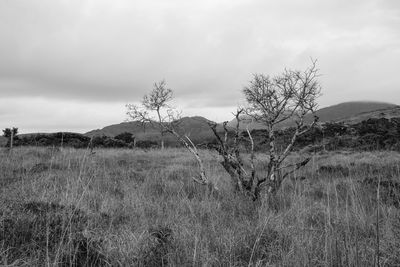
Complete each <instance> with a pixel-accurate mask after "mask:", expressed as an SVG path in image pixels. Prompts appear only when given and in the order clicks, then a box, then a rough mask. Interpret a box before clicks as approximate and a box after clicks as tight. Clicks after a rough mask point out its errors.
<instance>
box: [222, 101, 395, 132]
mask: <svg viewBox="0 0 400 267" xmlns="http://www.w3.org/2000/svg"><path fill="white" fill-rule="evenodd" d="M398 109H399V106H397V105H394V104H390V103H382V102H368V101H354V102H345V103H340V104H337V105H333V106H329V107H325V108H322V109H319V110H318V111H317V112H316V115H317V116H318V117H319V121H320V122H328V121H335V122H337V121H349V122H350V121H354V122H360V121H362V120H366V119H369V118H375V117H376V116H377V114H381V113H382V114H385V115H380V117H385V116H386V114H389V113H390V114H391V115H390V116H391V117H395V116H396V115H395V114H397V116H398V117H399V116H400V110H398ZM388 116H389V115H388ZM313 118H314V116H313V115H312V114H309V115H307V116H306V118H305V121H306V122H307V123H310V122H312V120H313ZM228 125H229V126H230V127H234V126H235V125H236V119H233V120H232V121H230V122H229V123H228ZM247 125H248V126H249V129H251V130H253V129H264V128H265V126H264V125H262V124H260V123H257V122H252V121H251V119H249V118H248V117H244V120H243V122H241V125H240V128H242V129H245V128H246V127H247ZM290 126H294V123H293V121H291V120H287V121H285V122H284V123H281V124H280V125H279V127H280V128H286V127H290Z"/></svg>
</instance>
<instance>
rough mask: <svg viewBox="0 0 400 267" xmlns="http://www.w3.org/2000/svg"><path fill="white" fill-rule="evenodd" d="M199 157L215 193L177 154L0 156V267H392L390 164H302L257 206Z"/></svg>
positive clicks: (340, 159) (391, 159) (349, 159)
mask: <svg viewBox="0 0 400 267" xmlns="http://www.w3.org/2000/svg"><path fill="white" fill-rule="evenodd" d="M201 154H202V156H203V158H204V159H205V165H206V168H207V172H208V175H209V177H210V178H211V179H212V180H213V181H215V183H216V184H217V186H218V188H219V191H218V192H217V193H215V192H214V193H212V194H209V193H208V192H207V191H206V188H204V187H203V186H201V185H198V184H196V183H195V182H194V181H193V180H192V179H191V177H193V176H195V175H196V170H197V166H196V162H195V160H194V159H193V158H192V155H191V154H190V153H188V152H186V151H185V150H180V149H166V150H165V151H159V150H154V151H149V152H144V151H141V150H122V149H121V150H98V151H96V154H94V155H89V153H88V151H86V150H75V149H62V150H61V151H60V150H54V149H46V148H16V149H14V150H13V151H12V153H8V152H7V151H5V150H2V151H0V265H5V266H54V265H60V266H374V265H375V266H377V265H378V263H379V265H380V266H400V209H399V208H400V203H399V200H400V186H398V185H400V154H398V153H394V152H374V153H367V152H364V153H346V152H337V153H322V154H318V155H314V157H313V159H312V161H311V162H310V163H309V164H308V165H307V166H306V168H305V169H304V170H302V171H301V172H299V173H296V174H295V176H294V177H291V179H288V180H287V181H286V182H285V183H284V185H283V188H282V190H281V191H280V192H279V194H278V196H277V197H276V198H275V199H269V200H267V199H263V200H261V201H259V202H252V201H251V200H249V199H247V198H246V197H244V196H241V195H238V194H235V193H233V192H232V190H231V187H230V182H229V178H228V176H227V175H226V173H225V172H224V170H223V169H222V167H221V166H220V165H219V163H218V162H219V160H220V159H219V157H218V155H217V154H215V153H213V152H210V151H201ZM257 157H258V158H259V159H260V160H261V159H262V155H257ZM295 157H297V156H296V155H293V156H292V158H295ZM259 168H262V164H260V166H259ZM295 178H301V179H295ZM304 178H305V179H304ZM378 181H382V182H381V183H379V182H378ZM384 182H386V183H384ZM378 184H379V190H377V189H378ZM397 186H398V187H397ZM377 199H379V201H377Z"/></svg>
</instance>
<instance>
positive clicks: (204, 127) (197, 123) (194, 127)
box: [85, 116, 213, 143]
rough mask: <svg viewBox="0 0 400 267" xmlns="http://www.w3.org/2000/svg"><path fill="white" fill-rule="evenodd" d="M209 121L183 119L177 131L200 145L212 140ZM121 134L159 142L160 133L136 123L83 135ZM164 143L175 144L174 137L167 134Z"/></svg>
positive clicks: (109, 127) (110, 135)
mask: <svg viewBox="0 0 400 267" xmlns="http://www.w3.org/2000/svg"><path fill="white" fill-rule="evenodd" d="M208 122H210V121H209V120H207V119H206V118H203V117H199V116H196V117H184V118H181V119H180V121H179V130H180V131H181V132H184V133H186V134H187V135H188V136H190V138H191V139H192V141H193V142H196V143H201V142H204V141H207V140H210V139H213V133H212V131H211V129H210V127H209V126H208ZM123 132H128V133H132V134H133V135H135V137H136V139H137V140H138V141H141V140H151V141H154V140H159V138H160V133H159V130H158V128H157V127H156V126H153V125H151V124H150V123H146V124H145V125H144V126H143V125H142V124H141V123H138V122H123V123H119V124H113V125H109V126H106V127H104V128H103V129H97V130H93V131H90V132H87V133H86V134H85V135H86V136H89V137H92V136H102V135H105V136H109V137H114V136H116V135H118V134H121V133H123ZM166 142H167V143H168V142H170V143H171V142H172V143H175V142H176V140H175V137H173V136H171V135H169V134H167V135H166Z"/></svg>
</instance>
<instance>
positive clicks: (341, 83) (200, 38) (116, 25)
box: [0, 0, 400, 116]
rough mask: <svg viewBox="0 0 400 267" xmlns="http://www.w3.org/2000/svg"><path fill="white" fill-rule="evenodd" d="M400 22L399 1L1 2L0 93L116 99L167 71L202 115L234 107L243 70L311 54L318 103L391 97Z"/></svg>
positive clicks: (304, 59)
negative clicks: (318, 81)
mask: <svg viewBox="0 0 400 267" xmlns="http://www.w3.org/2000/svg"><path fill="white" fill-rule="evenodd" d="M399 28H400V4H399V1H397V0H355V1H346V0H336V1H319V0H302V1H300V0H280V1H262V0H229V1H228V0H206V1H194V0H171V1H164V0H150V1H139V0H134V1H128V0H118V1H112V2H110V1H105V0H68V1H67V0H41V1H27V0H4V1H1V2H0V58H1V61H0V92H1V95H2V97H7V98H12V99H19V98H21V99H22V98H23V99H25V100H24V101H28V100H29V99H35V98H42V99H46V101H48V102H49V103H50V102H57V101H59V102H62V101H64V102H65V103H73V102H74V101H78V102H82V103H85V104H86V103H90V105H96V103H100V104H104V103H109V104H110V105H116V104H117V103H125V102H133V101H138V100H140V99H141V97H142V96H143V95H144V94H145V93H146V92H148V91H149V90H150V89H151V88H152V84H153V83H154V82H155V81H159V80H161V79H164V78H165V79H166V80H167V83H168V85H169V86H170V87H171V88H172V89H174V91H175V95H176V97H177V98H178V99H177V101H178V102H179V103H180V104H182V106H183V107H184V108H196V109H200V108H210V110H211V108H217V107H230V106H234V105H236V104H237V103H238V102H240V101H241V99H242V96H241V89H242V88H243V86H245V85H246V84H247V83H248V81H249V79H250V78H251V74H252V73H268V74H277V73H279V72H280V71H282V69H283V68H285V67H288V68H303V67H305V66H306V65H307V64H309V62H310V61H309V58H310V57H313V58H317V59H318V60H319V68H320V69H321V72H322V73H323V76H322V77H321V82H322V84H323V85H324V89H323V92H324V96H323V97H322V98H321V103H322V105H328V104H334V103H338V102H341V101H345V100H355V99H357V98H371V99H377V100H381V101H390V102H396V103H400V93H398V92H397V91H396V90H397V89H398V88H399V85H400V82H399V80H398V79H396V78H395V77H396V73H395V69H396V65H397V63H396V62H399V60H400V53H399V47H400V46H399V45H400V32H399V31H398V29H399ZM372 77H374V78H372ZM393 92H394V93H393ZM388 94H391V96H388ZM64 102H63V103H64ZM78 106H79V104H77V107H78ZM206 113H207V112H206ZM227 116H229V114H228V115H227Z"/></svg>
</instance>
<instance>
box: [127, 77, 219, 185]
mask: <svg viewBox="0 0 400 267" xmlns="http://www.w3.org/2000/svg"><path fill="white" fill-rule="evenodd" d="M172 99H173V92H172V90H171V89H169V88H167V87H166V82H165V80H163V81H161V82H158V83H155V84H154V89H153V90H152V91H151V92H150V93H149V94H148V95H145V96H144V97H143V100H142V103H141V105H134V104H128V105H126V107H127V110H128V111H127V115H128V117H129V118H130V119H131V120H132V121H137V122H141V123H142V124H143V125H145V124H150V125H153V126H155V127H157V128H158V129H159V130H160V134H161V138H162V139H161V148H162V149H163V148H164V135H165V134H166V133H169V134H172V135H173V136H174V137H175V138H176V139H177V140H178V141H179V142H180V143H181V144H182V145H184V146H185V148H186V149H187V150H189V151H190V152H191V153H192V154H193V155H194V157H195V158H196V161H197V163H198V167H199V175H198V177H193V179H194V180H195V181H196V182H198V183H200V184H202V185H207V186H208V188H209V189H210V190H216V189H217V188H216V187H215V186H214V185H213V184H212V183H211V181H210V180H209V179H208V177H207V175H206V172H205V168H204V164H203V161H202V159H201V157H200V155H199V151H198V149H197V147H196V145H195V144H194V143H193V142H192V140H191V139H190V138H189V136H188V135H187V134H186V133H183V132H182V131H181V130H180V129H179V123H180V119H181V112H179V111H178V110H177V109H175V108H173V107H172V106H171V105H169V104H168V102H170V101H171V100H172Z"/></svg>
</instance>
